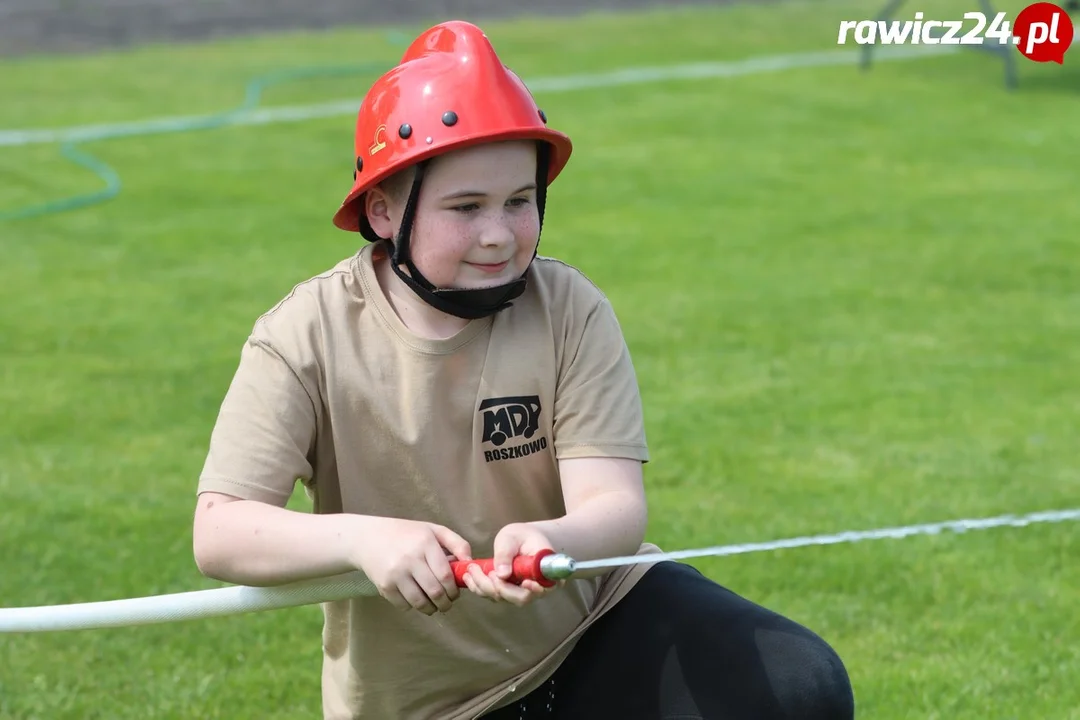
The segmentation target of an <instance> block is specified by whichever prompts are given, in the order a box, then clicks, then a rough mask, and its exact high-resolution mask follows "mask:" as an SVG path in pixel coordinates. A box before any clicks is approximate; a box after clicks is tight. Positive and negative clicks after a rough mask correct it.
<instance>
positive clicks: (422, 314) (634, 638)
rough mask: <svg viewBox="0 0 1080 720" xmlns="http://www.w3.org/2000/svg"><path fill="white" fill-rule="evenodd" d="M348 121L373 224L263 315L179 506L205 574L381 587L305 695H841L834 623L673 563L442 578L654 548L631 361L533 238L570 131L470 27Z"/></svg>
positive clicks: (373, 712)
mask: <svg viewBox="0 0 1080 720" xmlns="http://www.w3.org/2000/svg"><path fill="white" fill-rule="evenodd" d="M355 144H356V172H355V175H354V183H353V188H352V190H351V192H350V193H349V194H348V195H347V197H346V198H345V200H344V201H343V202H342V204H341V206H340V208H339V209H338V211H337V213H336V214H335V216H334V222H335V224H336V225H337V226H338V227H339V228H342V229H344V230H348V231H351V232H359V233H361V234H362V235H363V236H364V237H365V238H366V239H367V240H369V241H370V244H368V245H365V246H364V247H363V249H361V251H360V252H359V253H357V254H356V255H354V256H353V257H351V258H349V259H347V260H344V261H342V262H341V263H339V264H338V265H337V266H336V267H334V268H332V269H331V270H329V271H327V272H325V273H323V274H321V275H319V276H316V277H314V278H311V279H309V280H308V281H306V282H303V283H300V284H299V285H297V286H296V287H295V288H294V289H293V291H292V292H291V293H290V294H289V295H288V296H287V297H286V298H284V299H283V300H282V301H281V302H279V303H278V304H277V305H276V306H275V307H274V308H272V309H271V310H270V311H269V312H267V313H266V314H265V315H263V316H262V317H261V318H259V320H258V321H257V322H256V324H255V327H254V329H253V330H252V333H251V335H250V337H249V338H248V341H247V342H246V344H245V345H244V347H243V349H242V353H241V358H240V363H239V367H238V369H237V371H236V375H235V377H234V379H233V381H232V384H231V386H230V388H229V390H228V393H227V394H226V397H225V399H224V402H223V404H222V407H221V411H220V414H219V417H218V420H217V424H216V425H215V427H214V431H213V435H212V438H211V442H210V449H209V453H208V457H207V460H206V465H205V468H204V470H203V473H202V475H201V476H200V482H199V493H200V497H199V501H198V504H197V509H196V515H195V520H194V553H195V558H196V561H197V563H198V565H199V568H200V569H201V571H202V572H204V573H205V574H206V575H208V576H210V577H214V578H218V579H221V580H225V581H228V582H233V583H240V584H248V585H272V584H280V583H286V582H292V581H296V580H300V579H305V578H310V577H318V576H326V575H332V574H337V573H341V572H346V571H349V570H354V569H360V570H362V571H363V572H364V573H365V574H366V575H367V576H368V577H370V578H371V580H372V581H373V582H374V583H375V584H376V585H377V586H378V587H379V589H380V596H377V597H370V598H369V597H362V598H356V599H353V600H350V601H345V602H338V603H329V604H327V605H326V606H325V607H324V614H325V625H324V632H323V646H324V660H323V675H322V686H323V714H324V717H325V718H327V720H329V719H331V718H333V719H335V720H337V719H339V718H377V719H379V720H391V719H393V718H455V719H457V718H477V717H481V716H484V717H491V718H518V717H522V716H525V717H535V716H537V715H538V714H539V715H548V716H550V717H562V718H571V717H572V718H621V719H627V718H639V717H640V718H666V717H674V716H675V715H678V716H679V717H688V718H692V717H700V718H755V719H757V720H761V719H762V718H779V717H800V718H803V719H804V720H813V719H814V718H830V719H831V718H849V717H851V716H852V715H853V709H852V700H851V694H850V692H851V691H850V685H849V684H848V681H847V676H846V674H845V672H844V669H843V666H842V664H841V663H840V661H839V659H838V658H837V657H836V656H835V654H834V653H833V652H832V650H831V648H829V647H828V646H827V645H826V644H825V643H824V642H823V641H821V640H820V639H819V638H817V636H815V635H813V634H812V633H810V632H809V631H807V630H805V629H804V628H801V627H800V626H798V625H796V624H795V623H793V622H791V621H789V620H786V619H784V618H781V617H779V616H776V615H775V614H773V613H770V612H768V611H766V610H764V609H762V608H759V607H757V606H755V605H752V604H751V603H749V602H747V601H746V600H743V599H741V598H738V597H737V596H734V595H732V594H731V593H729V592H728V591H726V590H724V589H723V588H721V587H720V586H719V585H716V584H715V583H712V582H711V581H708V580H707V579H705V578H704V577H703V576H702V575H701V574H700V573H697V572H696V571H695V570H693V569H692V568H690V567H689V566H687V565H682V564H677V563H660V564H657V565H655V566H652V567H646V566H638V567H631V568H623V569H620V570H616V571H611V572H607V573H606V574H596V575H594V576H592V577H589V576H583V577H580V578H574V579H573V580H571V581H568V582H563V583H560V584H559V585H557V586H556V587H554V588H545V587H542V586H540V585H539V584H537V583H535V582H532V581H525V582H522V583H521V584H520V585H516V584H514V583H512V582H508V581H507V578H508V577H509V575H508V574H506V573H503V572H501V569H496V570H495V571H493V572H492V573H490V574H489V575H484V574H483V573H482V572H480V570H479V568H478V567H477V566H475V565H474V566H471V568H470V570H469V573H468V575H467V577H466V578H465V581H464V582H465V584H466V586H467V587H466V589H464V590H462V589H459V588H458V586H457V584H456V582H455V580H454V577H453V574H452V572H451V567H450V560H452V559H457V560H470V559H472V558H479V557H489V556H493V557H494V558H495V560H496V565H497V566H501V565H504V564H506V563H508V562H510V561H511V560H512V558H513V557H514V556H516V555H519V554H534V553H536V552H539V551H541V550H543V549H547V548H551V549H554V550H555V551H558V552H565V553H567V554H569V555H571V556H573V557H575V558H579V559H586V558H594V557H604V556H611V555H625V554H633V553H636V552H643V551H656V550H657V548H655V547H654V546H652V545H649V544H646V543H644V542H643V537H644V533H645V525H646V506H645V497H644V491H643V483H642V464H643V463H644V462H646V461H647V460H648V453H647V448H646V443H645V437H644V431H643V421H642V410H641V402H640V396H639V393H638V388H637V382H636V378H635V375H634V370H633V366H632V364H631V361H630V357H629V354H628V351H627V348H626V344H625V342H624V340H623V338H622V334H621V332H620V329H619V325H618V322H617V320H616V318H615V314H614V312H613V311H612V308H611V305H610V304H609V303H608V301H607V299H606V298H605V297H604V295H603V294H602V293H601V292H600V291H599V290H598V289H597V288H596V287H594V286H593V285H592V284H591V283H590V282H589V281H588V280H587V279H586V278H585V276H584V275H582V274H581V273H580V272H578V271H577V270H575V269H573V268H571V267H569V266H566V265H564V264H562V263H560V262H558V261H555V260H551V259H547V258H542V257H538V256H537V246H538V242H539V237H540V230H541V227H542V224H543V218H544V209H545V204H546V197H547V195H546V189H547V186H548V184H549V183H550V182H551V181H553V180H554V179H555V178H556V177H557V176H558V175H559V173H560V172H561V171H562V169H563V167H564V166H565V165H566V163H567V160H568V158H569V155H570V152H571V143H570V140H569V138H567V137H566V136H565V135H564V134H562V133H559V132H556V131H554V130H551V129H549V128H548V127H547V119H546V117H545V116H544V113H543V112H542V111H541V110H540V109H539V108H538V107H537V106H536V104H535V103H534V101H533V99H532V97H531V95H530V94H529V92H528V90H527V89H526V88H525V87H524V85H523V84H522V83H521V82H520V80H519V79H518V78H517V76H516V75H514V74H513V73H511V72H510V71H509V70H507V69H506V68H505V67H504V66H503V65H502V63H501V61H500V60H499V59H498V57H497V56H496V54H495V52H494V50H493V49H492V47H491V45H490V44H489V42H488V40H487V37H486V36H485V35H483V33H482V32H481V31H480V30H479V29H478V28H476V27H475V26H473V25H470V24H467V23H462V22H450V23H444V24H442V25H438V26H436V27H434V28H431V29H430V30H428V31H427V32H425V33H423V34H422V35H421V36H420V37H419V38H418V39H417V40H416V41H415V42H414V43H413V44H412V45H411V46H410V47H409V49H408V50H407V51H406V53H405V56H404V58H403V61H402V63H401V65H399V66H398V67H396V68H394V69H393V70H391V71H390V72H388V73H387V74H386V75H384V76H383V77H382V78H380V79H379V80H378V81H377V82H376V83H375V85H374V86H373V87H372V89H371V91H370V92H369V93H368V94H367V96H366V97H365V99H364V102H363V105H362V107H361V109H360V112H359V117H358V120H357V128H356V138H355ZM297 479H299V480H300V481H301V482H303V483H304V485H305V486H306V488H307V490H308V492H309V493H310V495H311V497H312V499H313V502H314V509H315V512H314V513H311V514H308V513H297V512H293V511H289V510H286V509H285V507H284V506H285V504H286V502H287V500H288V498H289V496H290V494H291V493H292V491H293V487H294V483H295V481H296V480H297Z"/></svg>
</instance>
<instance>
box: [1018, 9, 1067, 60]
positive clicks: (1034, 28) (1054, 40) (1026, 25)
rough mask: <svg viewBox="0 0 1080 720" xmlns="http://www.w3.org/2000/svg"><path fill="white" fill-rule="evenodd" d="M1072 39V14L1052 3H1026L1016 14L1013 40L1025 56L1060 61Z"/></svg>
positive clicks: (1030, 58)
mask: <svg viewBox="0 0 1080 720" xmlns="http://www.w3.org/2000/svg"><path fill="white" fill-rule="evenodd" d="M1072 41H1073V24H1072V18H1070V17H1069V13H1067V12H1065V11H1064V10H1062V9H1061V8H1060V7H1058V6H1057V5H1055V4H1054V3H1048V2H1039V3H1035V4H1034V5H1028V6H1027V7H1026V8H1024V9H1023V10H1021V11H1020V14H1019V15H1017V16H1016V23H1015V24H1014V25H1013V43H1014V44H1015V45H1016V47H1017V49H1018V50H1019V51H1020V54H1022V55H1023V56H1024V57H1026V58H1027V59H1028V60H1034V61H1035V62H1051V61H1053V62H1056V63H1057V64H1058V65H1061V64H1062V63H1063V62H1064V60H1065V52H1066V51H1067V50H1068V49H1069V46H1070V45H1072Z"/></svg>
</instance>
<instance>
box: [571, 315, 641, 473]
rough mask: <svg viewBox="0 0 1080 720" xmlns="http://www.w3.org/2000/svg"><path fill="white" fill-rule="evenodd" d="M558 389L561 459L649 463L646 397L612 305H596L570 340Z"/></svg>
mask: <svg viewBox="0 0 1080 720" xmlns="http://www.w3.org/2000/svg"><path fill="white" fill-rule="evenodd" d="M561 365H562V367H561V368H560V372H559V377H558V381H557V384H556V390H555V417H554V435H555V438H554V444H555V455H556V457H557V458H559V459H560V460H562V459H566V458H578V457H621V458H630V459H634V460H640V461H642V462H648V460H649V455H648V447H647V444H646V440H645V427H644V419H643V413H642V403H641V393H640V390H639V388H638V383H637V375H636V373H635V371H634V366H633V363H632V361H631V359H630V351H629V348H628V347H627V345H626V341H625V339H624V338H623V334H622V328H621V327H620V326H619V322H618V319H617V318H616V316H615V311H614V309H613V308H612V307H611V303H610V302H609V301H608V300H607V299H606V298H603V299H601V300H600V301H599V302H597V303H595V304H594V305H593V307H592V309H591V310H590V311H589V313H588V315H587V316H586V317H585V319H584V323H582V324H581V329H580V331H578V332H575V333H574V336H573V337H572V338H568V339H567V344H566V346H565V347H564V351H563V360H562V363H561Z"/></svg>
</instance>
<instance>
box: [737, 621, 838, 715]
mask: <svg viewBox="0 0 1080 720" xmlns="http://www.w3.org/2000/svg"><path fill="white" fill-rule="evenodd" d="M794 627H795V628H798V631H797V632H795V631H791V630H786V629H782V628H768V627H761V628H758V629H757V631H756V633H755V636H756V638H755V639H756V644H757V647H758V651H759V654H760V656H761V658H762V664H763V666H764V670H765V674H766V676H767V678H768V681H769V684H770V686H771V688H772V692H773V696H774V697H775V698H776V703H777V705H778V706H779V708H780V712H781V714H782V716H783V717H786V718H800V719H801V720H850V719H851V718H854V717H855V698H854V694H853V692H852V688H851V680H850V678H849V677H848V673H847V669H846V668H845V667H844V663H843V661H842V660H841V659H840V656H839V655H837V653H836V651H835V650H834V649H833V648H832V647H831V646H829V645H828V643H826V642H825V641H824V640H822V639H821V638H820V637H818V636H817V635H815V634H813V633H811V632H810V631H808V630H805V629H804V628H802V627H800V626H798V625H794Z"/></svg>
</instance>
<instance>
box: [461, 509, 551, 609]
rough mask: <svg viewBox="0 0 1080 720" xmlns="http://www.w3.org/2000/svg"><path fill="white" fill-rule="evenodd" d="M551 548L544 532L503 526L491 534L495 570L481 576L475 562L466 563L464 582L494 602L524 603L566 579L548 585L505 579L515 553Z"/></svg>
mask: <svg viewBox="0 0 1080 720" xmlns="http://www.w3.org/2000/svg"><path fill="white" fill-rule="evenodd" d="M551 547H552V545H551V543H550V542H549V541H548V539H547V538H546V537H545V536H544V534H543V533H542V532H540V531H539V530H537V529H535V528H534V527H533V526H531V525H529V524H528V523H513V524H511V525H507V526H506V527H504V528H503V529H502V530H500V531H499V534H498V535H496V536H495V548H494V555H493V559H494V561H495V569H494V570H493V571H492V572H491V573H489V574H488V575H484V573H483V572H482V571H481V570H480V566H479V565H470V566H469V568H468V572H467V573H465V576H464V578H465V585H466V587H468V588H469V589H470V590H472V591H473V592H474V593H476V594H477V595H479V596H481V597H485V598H488V599H489V600H493V601H495V602H499V601H502V600H505V601H507V602H510V603H513V604H514V605H518V606H523V605H527V604H529V603H530V602H532V600H533V599H535V598H537V597H539V596H541V595H545V594H547V593H548V592H551V591H552V590H554V589H555V588H556V587H561V586H563V585H565V584H566V581H565V580H562V581H560V582H559V583H558V584H557V585H556V586H555V587H551V588H546V587H544V586H543V585H541V584H540V583H538V582H536V581H535V580H525V581H523V582H522V583H521V584H520V585H517V584H515V583H511V582H507V581H506V580H507V578H509V577H510V576H511V575H512V574H513V568H512V564H513V561H514V558H515V557H517V556H518V555H535V554H536V553H538V552H540V551H541V550H548V549H550V548H551Z"/></svg>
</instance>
